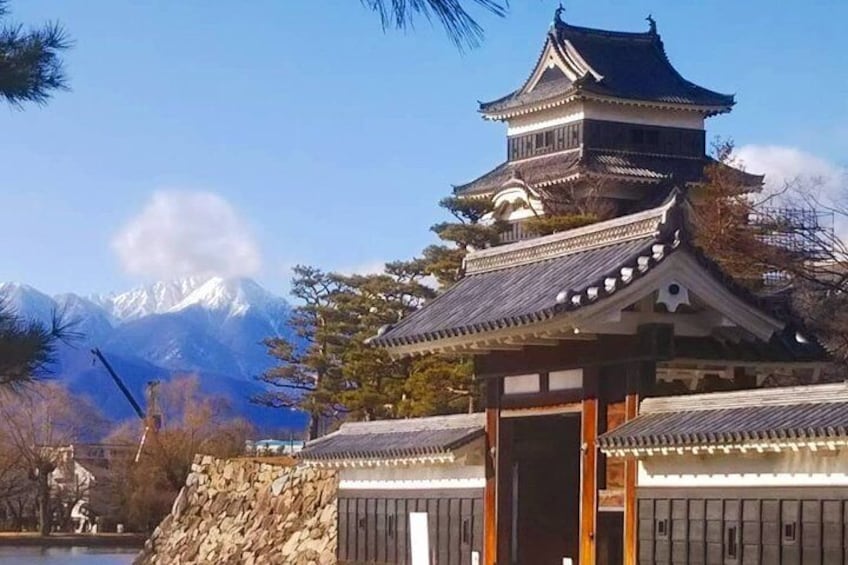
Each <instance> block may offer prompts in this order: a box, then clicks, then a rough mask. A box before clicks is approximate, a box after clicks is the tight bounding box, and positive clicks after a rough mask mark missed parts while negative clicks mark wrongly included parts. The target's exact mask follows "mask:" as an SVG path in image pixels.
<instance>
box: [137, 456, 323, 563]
mask: <svg viewBox="0 0 848 565" xmlns="http://www.w3.org/2000/svg"><path fill="white" fill-rule="evenodd" d="M337 489H338V480H337V478H336V475H335V473H334V472H331V471H318V470H315V469H310V468H307V467H303V466H290V465H285V464H273V463H269V462H264V461H262V460H252V459H229V460H222V459H214V458H212V457H209V456H198V457H197V458H195V461H194V464H193V465H192V472H191V474H190V475H189V476H188V479H187V480H186V486H185V487H184V488H183V489H182V491H181V492H180V494H179V496H177V499H176V500H175V501H174V507H173V510H172V511H171V514H169V515H168V516H167V517H166V518H165V519H164V520H163V521H162V523H161V524H160V525H159V527H157V528H156V530H155V531H154V532H153V535H152V536H151V538H150V539H149V540H148V541H147V543H146V544H145V548H144V550H143V551H142V552H141V554H140V555H139V557H138V558H137V559H136V561H135V563H136V564H137V565H178V564H179V565H185V564H189V563H216V564H218V563H220V564H244V565H254V564H255V565H259V564H278V563H279V564H283V563H285V564H292V565H313V564H314V565H330V564H335V563H336V542H337V524H338V521H337V500H336V493H337Z"/></svg>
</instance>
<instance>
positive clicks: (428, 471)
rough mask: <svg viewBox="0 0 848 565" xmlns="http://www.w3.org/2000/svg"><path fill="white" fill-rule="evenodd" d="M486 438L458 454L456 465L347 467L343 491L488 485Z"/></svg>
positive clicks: (342, 474) (342, 473) (343, 472)
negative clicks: (485, 451)
mask: <svg viewBox="0 0 848 565" xmlns="http://www.w3.org/2000/svg"><path fill="white" fill-rule="evenodd" d="M484 449H485V438H484V437H480V438H478V439H476V440H474V441H473V442H471V443H469V444H468V445H466V446H464V447H462V448H460V449H457V450H456V451H455V452H454V456H455V459H454V461H453V462H452V463H433V464H428V463H409V464H405V465H400V464H399V465H375V466H369V467H343V468H341V469H340V470H339V489H340V490H418V489H421V490H423V489H470V488H483V487H484V486H485V484H486V467H485V453H484Z"/></svg>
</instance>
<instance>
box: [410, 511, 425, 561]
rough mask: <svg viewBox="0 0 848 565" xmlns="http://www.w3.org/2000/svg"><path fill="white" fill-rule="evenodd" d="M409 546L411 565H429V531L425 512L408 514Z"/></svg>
mask: <svg viewBox="0 0 848 565" xmlns="http://www.w3.org/2000/svg"><path fill="white" fill-rule="evenodd" d="M409 545H410V548H411V549H412V565H430V530H429V528H428V526H427V513H426V512H410V513H409Z"/></svg>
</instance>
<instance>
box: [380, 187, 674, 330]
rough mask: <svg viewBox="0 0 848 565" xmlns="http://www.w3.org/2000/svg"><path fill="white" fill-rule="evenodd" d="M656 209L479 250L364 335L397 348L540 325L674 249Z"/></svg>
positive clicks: (664, 213) (662, 213)
mask: <svg viewBox="0 0 848 565" xmlns="http://www.w3.org/2000/svg"><path fill="white" fill-rule="evenodd" d="M675 204H676V197H675V198H672V199H670V200H669V201H668V202H667V203H666V204H664V205H663V206H661V207H659V208H655V209H652V210H647V211H645V212H640V213H637V214H633V215H631V216H629V217H625V218H618V219H615V220H609V221H606V222H599V223H597V224H593V225H591V226H586V227H585V228H578V229H575V230H569V231H567V232H563V233H558V234H554V235H550V236H545V237H540V238H536V239H532V240H526V241H522V242H518V243H515V244H511V245H505V246H500V247H495V248H492V249H487V250H483V251H479V252H476V253H473V254H471V255H469V256H468V257H467V258H466V272H467V275H466V276H465V277H464V278H462V279H460V280H459V282H457V283H456V284H455V285H454V286H452V287H451V288H450V289H448V290H447V291H446V292H445V293H444V294H442V295H440V296H439V297H437V298H436V299H435V300H434V301H432V302H430V303H428V304H427V305H425V306H424V308H422V309H421V310H419V311H417V312H414V313H413V314H412V315H410V316H409V317H407V318H405V319H404V320H402V321H401V322H399V323H398V324H397V325H395V326H393V327H391V328H390V329H388V331H385V332H383V333H382V334H381V335H378V336H377V337H374V338H372V339H371V343H373V344H376V345H379V346H384V347H397V346H402V345H409V344H413V343H420V342H426V341H434V340H440V339H446V338H451V337H458V336H466V335H470V334H477V333H484V332H490V331H495V330H499V329H503V328H510V327H517V326H524V325H529V324H534V323H538V322H542V321H544V320H548V319H551V318H553V317H554V316H556V315H558V314H561V313H563V312H566V311H570V310H576V309H578V308H581V307H582V306H585V305H588V304H591V303H594V302H596V301H597V300H600V299H601V298H603V297H605V296H607V295H609V294H612V293H613V292H615V290H616V289H618V288H621V287H623V286H626V285H628V284H630V283H631V282H632V281H634V280H636V279H637V278H639V277H640V276H642V275H643V274H645V273H647V272H648V271H649V270H650V269H651V268H653V266H655V265H656V264H658V263H659V262H661V261H662V260H663V259H664V258H665V257H666V256H667V255H668V254H670V253H671V252H673V251H674V250H675V248H676V247H677V243H678V242H677V241H675V233H674V231H675V229H674V223H675V222H673V221H670V222H667V220H669V219H670V218H669V214H670V212H671V210H672V208H673V207H674V205H675Z"/></svg>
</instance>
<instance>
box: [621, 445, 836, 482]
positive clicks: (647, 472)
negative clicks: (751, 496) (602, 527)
mask: <svg viewBox="0 0 848 565" xmlns="http://www.w3.org/2000/svg"><path fill="white" fill-rule="evenodd" d="M637 484H638V485H639V486H640V487H764V486H769V487H772V486H788V487H801V486H848V451H846V450H844V449H842V450H837V451H826V450H818V451H810V450H809V449H807V448H799V450H798V451H797V452H793V451H787V452H781V453H756V452H748V453H740V452H735V453H730V454H720V455H719V454H713V455H708V454H704V455H662V456H655V457H649V458H646V459H643V460H641V461H640V462H639V472H638V478H637Z"/></svg>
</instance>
